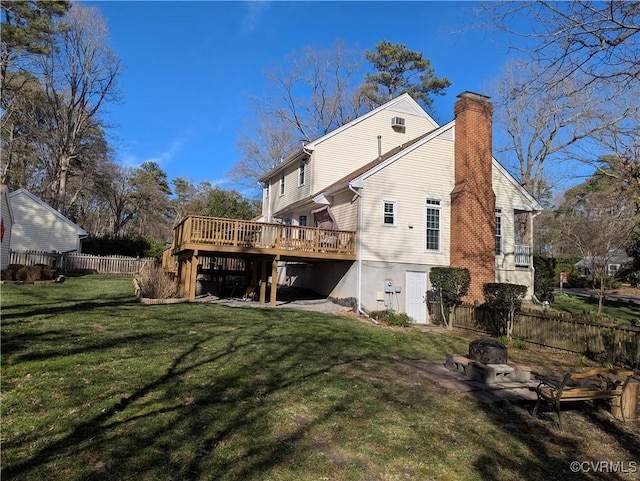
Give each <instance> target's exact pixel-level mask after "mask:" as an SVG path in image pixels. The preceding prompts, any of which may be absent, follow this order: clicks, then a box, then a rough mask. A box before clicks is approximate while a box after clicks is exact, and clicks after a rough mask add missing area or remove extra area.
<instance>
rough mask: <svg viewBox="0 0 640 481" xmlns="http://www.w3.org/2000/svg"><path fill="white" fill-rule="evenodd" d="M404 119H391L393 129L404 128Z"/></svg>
mask: <svg viewBox="0 0 640 481" xmlns="http://www.w3.org/2000/svg"><path fill="white" fill-rule="evenodd" d="M404 126H405V124H404V118H403V117H393V118H392V119H391V127H404Z"/></svg>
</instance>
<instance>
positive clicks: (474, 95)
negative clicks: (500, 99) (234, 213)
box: [457, 90, 491, 100]
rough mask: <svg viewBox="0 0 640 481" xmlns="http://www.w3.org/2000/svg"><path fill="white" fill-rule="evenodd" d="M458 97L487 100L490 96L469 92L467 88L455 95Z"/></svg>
mask: <svg viewBox="0 0 640 481" xmlns="http://www.w3.org/2000/svg"><path fill="white" fill-rule="evenodd" d="M457 97H458V98H468V99H476V100H489V99H490V98H491V97H489V96H487V95H482V94H477V93H475V92H471V91H469V90H465V91H464V92H462V93H461V94H459V95H457Z"/></svg>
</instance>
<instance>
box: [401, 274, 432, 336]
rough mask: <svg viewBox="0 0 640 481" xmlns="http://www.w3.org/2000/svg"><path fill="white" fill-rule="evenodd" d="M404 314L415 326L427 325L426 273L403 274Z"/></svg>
mask: <svg viewBox="0 0 640 481" xmlns="http://www.w3.org/2000/svg"><path fill="white" fill-rule="evenodd" d="M405 280H406V282H405V286H406V294H405V302H406V311H407V312H406V313H407V316H409V317H410V318H411V319H413V321H414V322H415V323H417V324H426V323H427V273H426V272H412V271H407V272H406V273H405Z"/></svg>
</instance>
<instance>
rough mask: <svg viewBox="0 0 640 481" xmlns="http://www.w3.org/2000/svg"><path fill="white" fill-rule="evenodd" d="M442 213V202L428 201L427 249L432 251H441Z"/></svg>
mask: <svg viewBox="0 0 640 481" xmlns="http://www.w3.org/2000/svg"><path fill="white" fill-rule="evenodd" d="M440 212H441V206H440V201H439V200H437V199H427V214H426V217H427V219H426V224H427V232H426V248H427V250H430V251H438V250H440Z"/></svg>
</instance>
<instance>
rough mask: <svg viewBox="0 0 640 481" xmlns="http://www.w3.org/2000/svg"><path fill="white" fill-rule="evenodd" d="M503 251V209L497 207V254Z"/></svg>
mask: <svg viewBox="0 0 640 481" xmlns="http://www.w3.org/2000/svg"><path fill="white" fill-rule="evenodd" d="M502 252H503V251H502V209H496V255H497V256H499V255H502Z"/></svg>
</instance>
